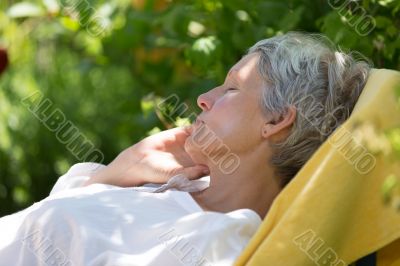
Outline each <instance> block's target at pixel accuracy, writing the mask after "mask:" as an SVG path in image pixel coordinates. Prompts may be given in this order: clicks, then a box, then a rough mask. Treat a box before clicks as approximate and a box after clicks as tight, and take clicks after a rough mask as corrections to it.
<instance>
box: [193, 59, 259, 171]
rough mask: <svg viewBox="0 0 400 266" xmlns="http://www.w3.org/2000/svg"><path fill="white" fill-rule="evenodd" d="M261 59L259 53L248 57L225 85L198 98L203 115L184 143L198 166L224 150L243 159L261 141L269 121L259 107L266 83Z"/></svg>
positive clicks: (238, 64) (236, 67) (235, 67)
mask: <svg viewBox="0 0 400 266" xmlns="http://www.w3.org/2000/svg"><path fill="white" fill-rule="evenodd" d="M258 57H259V55H258V54H257V53H252V54H249V55H246V56H245V57H243V58H242V59H241V60H240V61H239V62H237V63H236V64H235V65H234V66H233V67H232V68H231V70H230V71H229V73H228V75H227V76H226V79H225V82H224V84H222V85H221V86H218V87H216V88H214V89H212V90H210V91H208V92H206V93H204V94H201V95H200V96H199V97H198V99H197V104H198V106H199V107H200V108H201V109H202V112H201V113H200V114H199V116H198V117H197V121H196V123H194V124H193V125H192V128H191V129H190V130H189V131H190V132H191V136H190V137H188V139H187V141H186V143H185V149H186V151H187V152H188V153H189V154H190V156H191V157H192V159H193V160H194V161H195V162H196V163H206V162H207V161H209V158H208V157H209V156H210V154H214V153H216V152H217V151H221V149H222V147H223V149H224V150H226V148H228V149H229V150H230V152H233V153H234V154H236V155H237V156H239V157H240V155H241V154H244V153H248V152H251V150H252V149H254V148H255V147H256V145H259V143H260V142H261V141H262V135H261V130H262V125H263V123H264V122H265V119H266V118H265V115H264V114H263V112H262V110H261V106H260V99H261V95H262V88H263V82H262V79H261V77H260V75H259V73H258V70H257V62H258ZM205 138H206V139H207V141H205V140H204V139H205ZM207 143H208V144H207ZM210 143H211V144H210Z"/></svg>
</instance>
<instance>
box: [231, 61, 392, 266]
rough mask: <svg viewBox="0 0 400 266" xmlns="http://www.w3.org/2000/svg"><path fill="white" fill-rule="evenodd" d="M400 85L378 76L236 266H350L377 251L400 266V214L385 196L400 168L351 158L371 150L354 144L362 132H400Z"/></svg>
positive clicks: (382, 261) (385, 263)
mask: <svg viewBox="0 0 400 266" xmlns="http://www.w3.org/2000/svg"><path fill="white" fill-rule="evenodd" d="M399 84H400V73H399V72H397V71H393V70H386V69H379V70H373V71H372V72H371V74H370V76H369V78H368V81H367V84H366V86H365V88H364V90H363V92H362V94H361V96H360V98H359V100H358V102H357V104H356V106H355V108H354V110H353V113H352V115H351V116H350V118H349V119H348V120H347V121H346V122H345V123H344V124H343V125H342V126H341V127H340V128H339V129H338V130H337V131H335V132H334V133H333V134H332V135H331V137H330V138H329V139H328V140H327V141H326V142H325V143H324V144H323V145H322V146H321V147H320V148H319V149H318V151H317V152H316V153H315V154H314V155H313V157H312V158H311V159H310V160H309V161H308V162H307V164H306V165H305V166H304V167H303V168H302V170H301V171H300V172H299V173H298V174H297V175H296V177H295V178H294V179H293V180H292V181H291V182H290V183H289V184H288V185H287V186H286V187H285V189H284V190H283V191H282V192H281V193H280V194H279V195H278V197H277V198H276V199H275V201H274V203H273V204H272V206H271V209H270V211H269V213H268V215H267V216H266V217H265V219H264V221H263V223H262V225H261V226H260V228H259V230H258V231H257V233H256V234H255V236H254V237H253V238H252V239H251V241H250V243H249V244H248V246H247V247H246V249H245V250H244V251H243V253H242V254H241V255H240V256H239V258H238V260H237V261H236V263H235V265H237V266H239V265H250V266H258V265H263V266H264V265H267V266H268V265H271V266H292V265H293V266H296V265H299V266H300V265H301V266H304V265H348V264H350V263H352V262H354V261H356V260H358V259H360V258H361V257H364V256H366V255H368V254H369V253H371V252H374V251H377V250H380V251H379V252H378V260H379V261H378V265H379V266H389V265H390V266H395V265H400V262H399V261H400V242H399V241H396V242H394V243H393V244H392V245H389V244H390V243H391V242H393V241H395V240H396V239H400V212H398V211H396V210H395V208H393V207H389V206H386V205H384V204H383V200H382V192H381V188H382V184H383V182H384V180H385V178H386V177H387V176H388V175H389V174H390V173H396V174H398V175H400V166H399V163H398V161H397V162H396V161H390V160H388V159H387V158H384V157H383V156H380V155H379V154H378V155H376V154H374V155H373V156H370V157H369V156H368V155H366V154H367V153H368V151H369V150H366V151H364V152H361V153H357V152H354V153H352V148H354V147H364V145H363V146H360V145H356V144H355V143H357V142H354V140H355V139H356V137H355V136H357V135H356V134H354V133H355V132H356V131H357V130H360V127H357V125H364V124H365V122H367V124H368V123H369V124H370V125H373V126H375V127H376V128H377V129H378V130H386V129H390V128H393V127H396V126H399V125H400V110H399V108H398V106H397V103H396V98H395V91H394V88H395V87H396V86H398V85H399ZM360 122H361V124H360ZM352 145H353V146H352ZM360 149H361V148H360ZM357 151H359V150H357ZM371 158H375V159H376V164H373V160H372V159H371ZM368 160H369V161H368ZM368 162H370V163H368ZM373 165H375V166H374V167H373V168H372V166H373ZM368 169H371V170H370V171H367V170H368ZM383 247H385V248H383ZM382 248H383V249H382Z"/></svg>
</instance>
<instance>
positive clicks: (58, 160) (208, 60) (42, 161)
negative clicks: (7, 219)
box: [0, 0, 400, 216]
mask: <svg viewBox="0 0 400 266" xmlns="http://www.w3.org/2000/svg"><path fill="white" fill-rule="evenodd" d="M338 2H340V1H311V0H308V1H306V0H287V1H280V0H279V1H278V0H267V1H266V0H252V1H244V0H195V1H183V0H179V1H170V0H114V1H105V0H90V1H83V0H82V1H79V0H31V1H25V2H22V1H17V2H16V1H14V2H12V1H11V0H6V1H1V3H0V48H1V47H3V48H6V49H7V52H8V55H9V58H10V66H9V68H8V69H7V70H6V72H5V73H3V74H2V75H1V76H0V216H1V215H5V214H8V213H11V212H14V211H16V210H19V209H21V208H23V207H26V206H28V205H30V204H31V203H32V202H34V201H38V200H40V199H42V198H44V197H45V196H46V195H48V193H49V191H50V189H51V187H52V185H53V184H54V182H55V181H56V179H57V177H58V176H60V175H61V174H63V173H64V172H65V171H66V170H67V169H68V168H69V166H71V165H72V164H74V163H77V162H79V161H81V160H80V159H79V158H77V157H76V156H74V154H73V153H72V152H70V151H69V150H68V148H67V145H65V144H63V143H61V142H60V141H59V140H58V138H57V135H56V132H53V131H51V130H50V129H49V128H48V126H49V125H48V124H47V125H46V122H45V121H44V120H45V119H46V118H48V117H49V116H50V115H51V113H52V112H54V111H55V110H61V112H62V113H63V114H64V115H65V121H70V122H71V123H73V125H74V126H76V128H78V129H79V132H81V133H82V134H83V135H84V136H85V137H86V138H87V139H88V140H90V141H91V143H93V145H94V147H95V148H97V149H99V150H100V151H101V152H102V154H104V160H103V161H102V162H103V163H108V162H110V161H111V160H112V159H113V158H114V157H115V156H116V155H117V154H118V153H119V152H120V151H121V150H122V149H124V148H126V147H128V146H130V145H132V144H133V143H135V142H137V141H138V140H140V139H141V138H143V137H144V136H146V135H147V134H149V132H150V133H154V132H157V131H158V130H163V129H165V128H167V127H171V126H172V125H173V124H174V122H173V121H174V120H175V119H177V117H179V119H178V122H176V123H178V124H180V123H184V122H185V120H184V119H183V120H182V118H183V117H188V116H189V115H190V114H191V113H192V112H193V111H195V110H196V108H195V99H196V97H197V95H199V94H201V93H203V92H204V91H206V90H208V89H210V88H212V87H213V86H216V85H217V84H219V83H221V82H223V80H224V75H225V73H226V72H227V70H228V69H229V67H230V66H232V64H234V62H236V61H237V60H238V59H240V57H241V56H242V55H243V53H244V52H245V51H246V49H247V48H249V47H250V46H251V45H252V44H254V43H255V42H256V41H258V40H260V39H263V38H268V37H271V36H273V35H276V34H281V33H284V32H286V31H290V30H302V31H312V32H322V33H324V34H326V35H327V36H328V37H330V38H331V39H332V40H333V41H334V42H335V43H336V44H338V45H340V47H341V48H342V49H345V50H358V51H360V52H362V53H364V55H365V56H367V57H368V58H371V59H372V61H373V63H374V66H375V67H377V68H393V69H399V68H400V60H399V59H400V38H399V37H400V36H399V27H400V19H399V18H400V1H399V0H385V1H383V0H381V1H377V0H363V1H357V2H356V3H358V4H359V5H360V6H354V5H351V6H344V7H343V8H341V9H340V8H337V7H338V6H339V4H338ZM342 2H343V3H344V2H345V1H342ZM329 3H335V5H336V6H330V5H329ZM357 7H362V8H363V9H362V10H364V11H365V12H366V13H365V14H363V13H362V12H361V11H360V9H359V8H358V9H357ZM365 15H369V16H371V17H374V18H375V21H376V27H375V28H374V29H373V30H372V31H371V32H370V33H369V34H367V35H364V36H362V35H360V34H359V33H357V30H356V29H357V25H353V26H352V25H350V24H351V23H353V24H354V21H357V19H360V18H363V16H365ZM94 16H98V17H101V19H99V20H95V19H93V17H94ZM35 92H40V93H41V94H42V95H43V97H44V99H48V100H49V101H51V105H50V107H49V109H48V110H43V109H40V111H44V112H43V113H41V114H40V115H38V114H37V113H35V112H33V111H30V109H29V107H31V109H32V110H33V109H34V108H33V107H34V106H33V105H31V106H29V105H24V104H23V102H22V100H23V99H25V98H26V97H28V96H29V95H32V93H35ZM172 94H175V95H177V96H178V98H179V100H180V102H181V103H185V104H186V105H187V106H189V109H188V110H186V111H185V112H184V113H183V114H181V113H178V114H177V113H175V114H172V116H173V117H172V119H167V118H166V117H165V113H163V112H160V111H159V110H157V108H156V107H157V103H158V102H160V99H162V98H165V97H168V96H170V95H172ZM32 104H33V103H32ZM36 116H39V117H41V119H38V118H37V117H36ZM169 118H170V117H169ZM176 123H175V124H176ZM396 143H397V142H396Z"/></svg>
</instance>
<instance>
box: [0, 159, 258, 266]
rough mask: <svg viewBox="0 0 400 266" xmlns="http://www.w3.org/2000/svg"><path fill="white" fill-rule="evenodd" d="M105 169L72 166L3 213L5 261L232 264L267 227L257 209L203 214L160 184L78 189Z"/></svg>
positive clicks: (0, 251)
mask: <svg viewBox="0 0 400 266" xmlns="http://www.w3.org/2000/svg"><path fill="white" fill-rule="evenodd" d="M99 167H104V166H102V165H98V164H93V163H82V164H77V165H74V166H73V167H72V168H71V169H70V170H69V171H68V173H67V174H65V175H64V176H62V177H60V178H59V180H58V181H57V183H56V184H55V186H54V188H53V189H52V191H51V194H50V195H49V196H48V197H47V198H45V199H44V200H42V201H40V202H38V203H35V204H33V205H32V206H31V207H29V208H27V209H25V210H23V211H20V212H18V213H15V214H12V215H9V216H5V217H2V218H0V232H1V235H0V264H1V265H68V266H69V265H113V266H117V265H166V266H168V265H171V266H172V265H201V266H206V265H232V264H233V262H234V261H235V258H236V257H237V256H238V255H239V254H240V253H241V251H242V250H243V249H244V247H245V246H246V244H247V243H248V241H249V240H250V238H251V237H252V236H253V234H254V233H255V232H256V230H257V228H258V227H259V225H260V224H261V219H260V217H259V216H258V214H257V213H255V212H254V211H252V210H249V209H241V210H236V211H233V212H230V213H217V212H204V211H203V210H202V209H201V208H200V206H199V205H198V204H197V203H196V201H194V200H193V198H192V197H191V196H190V194H189V193H187V192H182V191H177V190H167V191H165V192H163V193H151V192H149V190H153V191H154V190H155V189H157V186H156V185H154V184H153V185H148V186H146V187H136V188H120V187H115V186H111V185H104V184H94V185H90V186H87V187H80V186H81V185H82V184H83V182H84V181H85V180H87V179H88V175H89V174H90V173H91V172H93V171H95V170H96V169H98V168H99Z"/></svg>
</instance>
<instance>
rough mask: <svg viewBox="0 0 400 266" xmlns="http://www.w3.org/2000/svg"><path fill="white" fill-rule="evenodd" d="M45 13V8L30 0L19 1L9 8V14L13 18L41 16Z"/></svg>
mask: <svg viewBox="0 0 400 266" xmlns="http://www.w3.org/2000/svg"><path fill="white" fill-rule="evenodd" d="M44 14H45V11H44V10H43V8H41V7H40V6H38V5H35V4H33V3H28V2H21V3H17V4H15V5H13V6H12V7H10V8H9V9H8V10H7V15H8V16H9V17H11V18H23V17H40V16H42V15H44Z"/></svg>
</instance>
